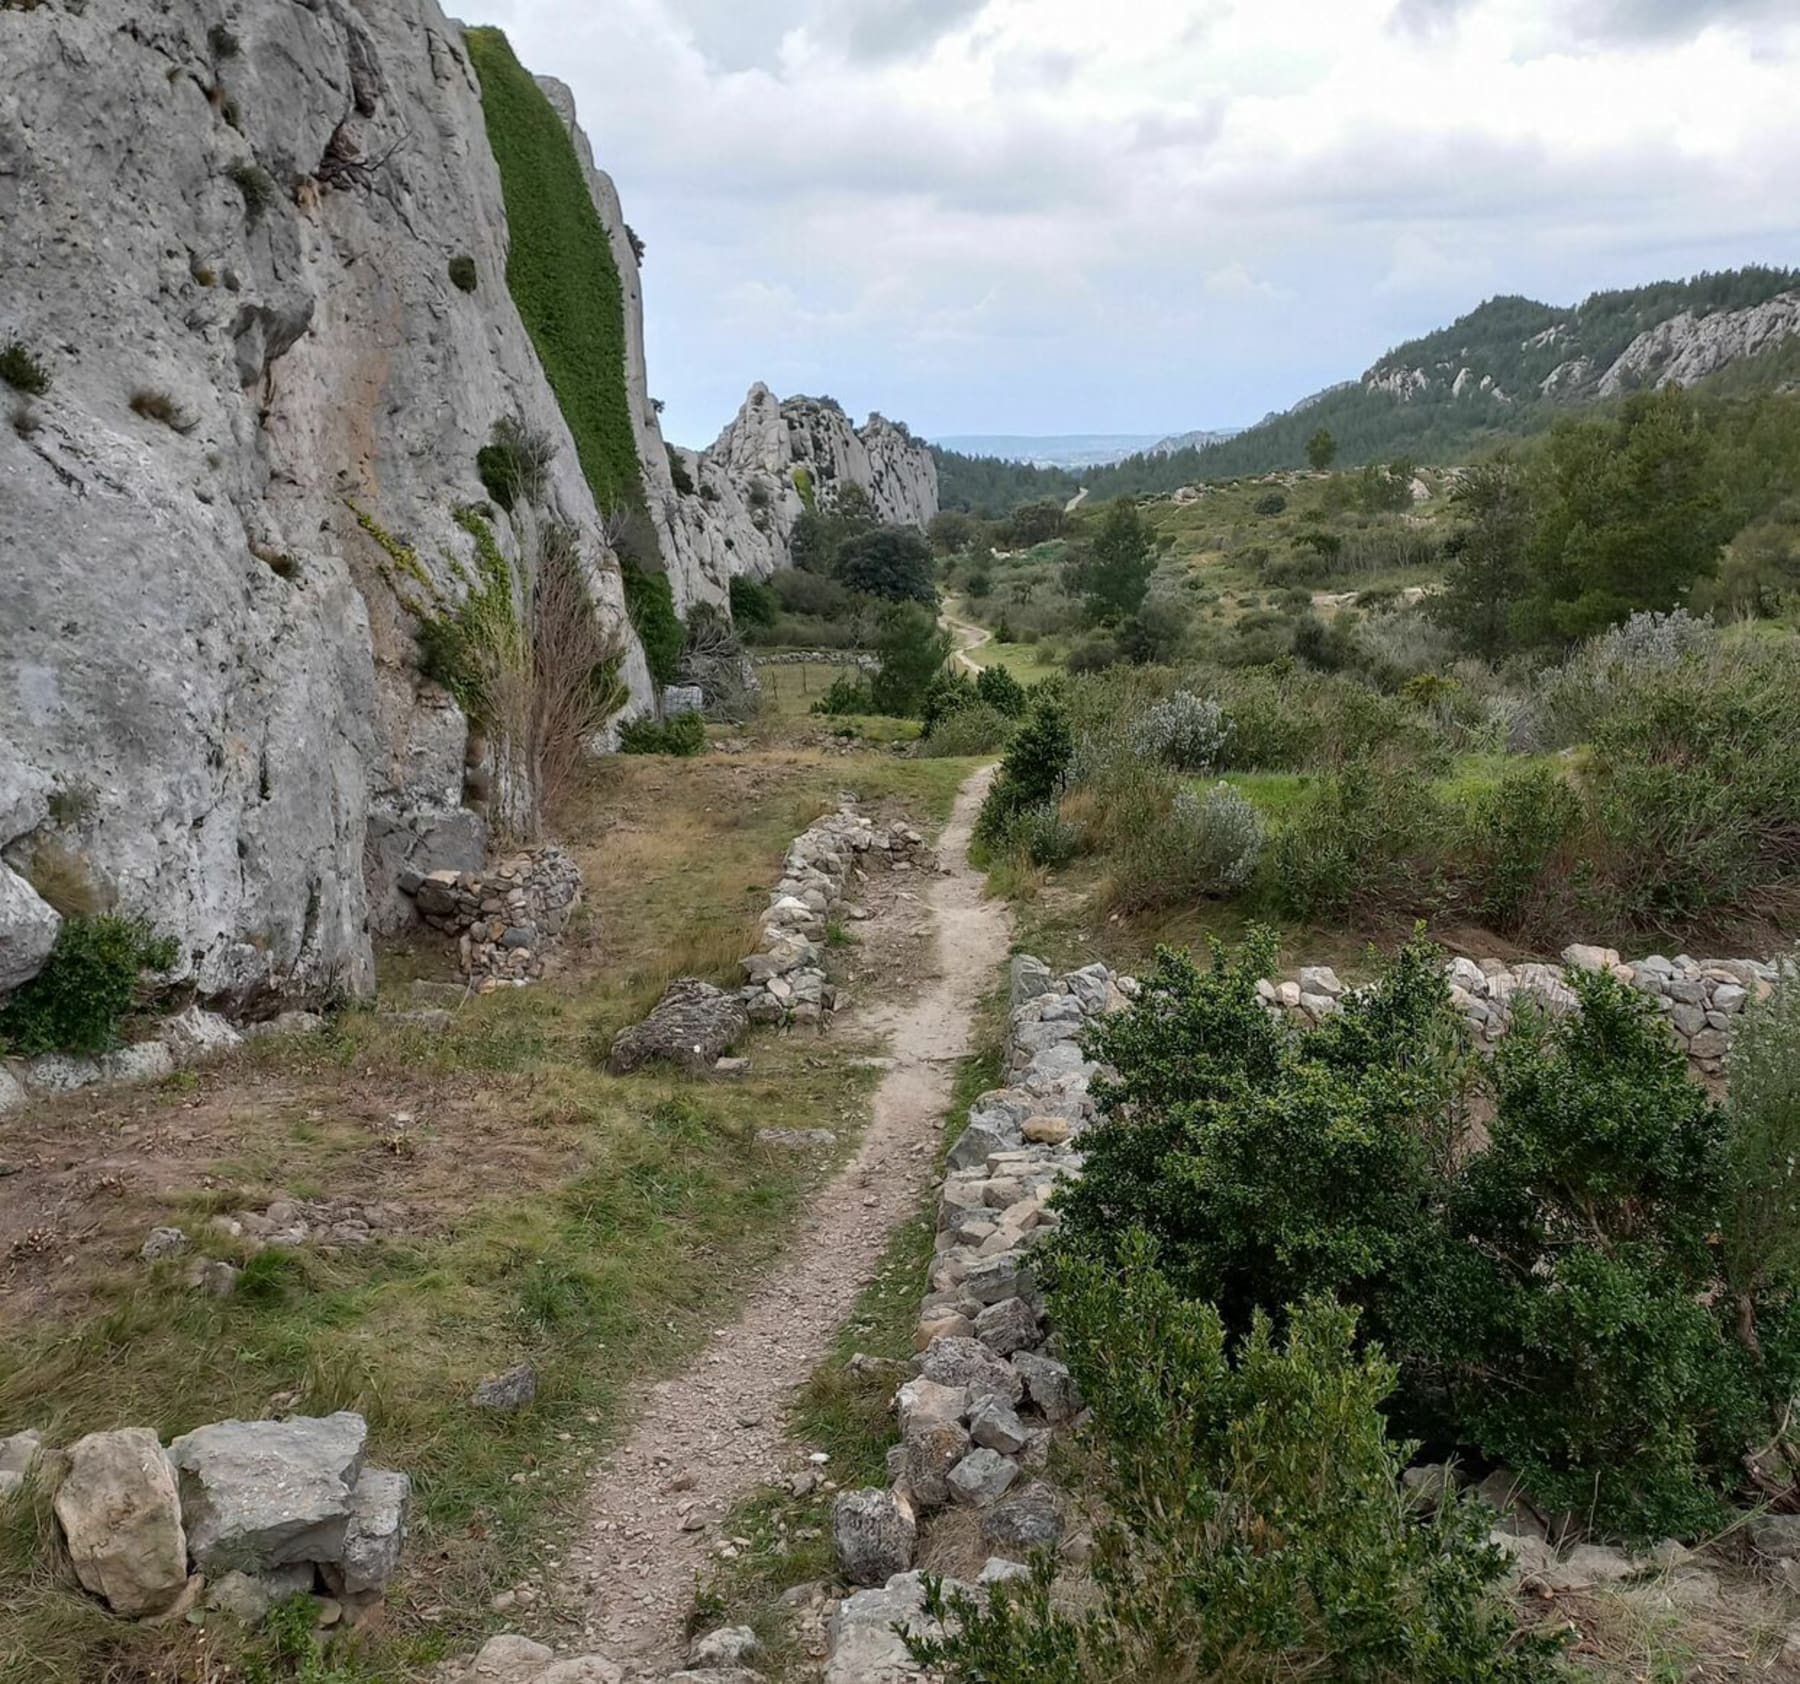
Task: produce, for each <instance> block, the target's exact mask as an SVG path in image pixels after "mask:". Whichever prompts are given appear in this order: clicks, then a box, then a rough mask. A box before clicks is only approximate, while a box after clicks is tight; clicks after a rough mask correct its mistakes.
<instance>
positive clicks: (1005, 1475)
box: [946, 1447, 1019, 1509]
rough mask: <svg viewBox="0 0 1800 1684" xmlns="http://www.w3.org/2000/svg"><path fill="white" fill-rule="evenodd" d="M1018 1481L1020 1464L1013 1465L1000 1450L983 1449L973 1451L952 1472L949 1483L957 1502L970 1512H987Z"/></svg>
mask: <svg viewBox="0 0 1800 1684" xmlns="http://www.w3.org/2000/svg"><path fill="white" fill-rule="evenodd" d="M1018 1477H1019V1468H1018V1464H1017V1463H1016V1462H1012V1461H1009V1460H1008V1459H1007V1458H1006V1457H1004V1456H1002V1455H1001V1454H1000V1452H999V1451H997V1450H989V1449H987V1448H985V1447H983V1448H980V1449H976V1450H971V1451H970V1452H969V1453H968V1455H966V1456H965V1457H963V1459H962V1460H961V1461H960V1462H958V1463H957V1464H956V1466H955V1467H954V1468H952V1469H951V1470H950V1475H949V1478H948V1480H947V1481H946V1483H947V1484H948V1485H949V1487H950V1495H951V1497H952V1498H953V1499H954V1500H955V1501H957V1502H959V1503H964V1504H966V1505H967V1506H968V1507H970V1508H976V1509H985V1508H987V1507H988V1506H989V1505H990V1504H992V1503H996V1502H998V1501H999V1500H1000V1498H1001V1497H1003V1496H1004V1495H1005V1494H1006V1490H1007V1487H1008V1486H1010V1485H1011V1484H1012V1482H1013V1481H1014V1480H1015V1479H1017V1478H1018Z"/></svg>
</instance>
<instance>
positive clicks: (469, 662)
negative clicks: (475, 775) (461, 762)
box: [415, 508, 527, 730]
mask: <svg viewBox="0 0 1800 1684" xmlns="http://www.w3.org/2000/svg"><path fill="white" fill-rule="evenodd" d="M456 523H457V525H459V526H460V527H461V528H462V529H463V530H464V531H465V532H467V533H468V534H469V536H470V537H471V538H472V539H473V540H474V541H475V567H474V570H473V571H472V572H471V573H470V575H469V588H468V590H467V592H466V594H465V595H464V596H463V599H462V600H461V601H460V602H459V603H457V604H456V605H455V606H454V607H452V608H449V609H446V610H444V611H442V612H438V613H427V614H422V615H421V616H420V618H419V624H418V629H417V632H416V633H415V635H416V636H417V638H418V640H419V671H420V672H421V673H423V674H424V675H425V677H427V678H429V679H431V680H432V681H433V682H435V683H438V684H441V685H443V687H444V688H445V689H446V690H448V691H449V692H450V694H451V696H452V697H453V698H455V701H456V705H457V706H458V707H459V708H461V709H462V711H463V712H464V713H465V714H466V715H467V716H468V718H469V720H470V722H471V723H472V724H475V725H478V726H480V727H482V728H483V729H484V730H493V729H495V728H496V727H497V726H498V725H499V724H500V713H501V710H502V706H503V696H504V694H505V693H506V692H507V691H508V690H509V689H510V688H511V687H512V686H511V684H510V682H509V681H510V680H511V679H512V678H513V677H515V676H516V675H517V674H519V673H520V672H521V671H522V670H523V669H524V667H525V665H526V657H527V650H526V647H525V635H524V628H523V627H522V626H521V624H520V621H519V606H518V601H517V598H516V586H515V582H514V579H513V570H512V566H511V564H510V563H509V562H508V561H507V559H506V557H505V555H503V554H502V553H501V550H500V546H499V545H498V544H497V543H496V542H495V541H494V533H493V528H491V527H490V526H489V525H488V523H487V521H486V520H484V519H483V518H482V516H481V515H480V514H479V513H477V511H476V510H474V509H470V508H463V509H458V510H457V511H456Z"/></svg>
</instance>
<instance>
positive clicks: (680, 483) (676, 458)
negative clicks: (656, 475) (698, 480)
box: [663, 444, 694, 497]
mask: <svg viewBox="0 0 1800 1684" xmlns="http://www.w3.org/2000/svg"><path fill="white" fill-rule="evenodd" d="M663 451H664V454H665V455H667V457H668V459H669V483H670V484H671V485H673V486H674V487H675V490H676V491H677V492H678V493H679V494H680V495H681V496H683V497H692V496H693V494H694V476H693V475H692V474H690V473H689V472H688V465H687V463H686V461H685V460H684V459H683V458H682V454H681V452H680V451H679V450H677V449H676V448H675V447H674V445H672V444H665V445H664V446H663Z"/></svg>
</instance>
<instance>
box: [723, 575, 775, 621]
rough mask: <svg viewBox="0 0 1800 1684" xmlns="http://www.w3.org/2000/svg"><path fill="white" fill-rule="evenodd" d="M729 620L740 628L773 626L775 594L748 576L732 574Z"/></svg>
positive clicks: (766, 586)
mask: <svg viewBox="0 0 1800 1684" xmlns="http://www.w3.org/2000/svg"><path fill="white" fill-rule="evenodd" d="M731 618H732V621H733V623H734V624H735V625H737V626H739V627H740V628H742V627H747V626H772V625H774V623H775V592H774V591H773V590H771V589H770V588H769V586H768V585H766V584H764V583H762V582H761V581H760V580H757V579H752V578H751V577H750V576H749V575H748V574H745V573H734V574H733V575H732V577H731Z"/></svg>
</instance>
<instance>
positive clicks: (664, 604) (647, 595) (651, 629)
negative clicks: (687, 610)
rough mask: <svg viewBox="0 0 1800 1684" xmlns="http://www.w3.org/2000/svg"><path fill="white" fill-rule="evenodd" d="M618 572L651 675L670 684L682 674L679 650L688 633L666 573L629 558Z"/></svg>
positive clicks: (627, 606)
mask: <svg viewBox="0 0 1800 1684" xmlns="http://www.w3.org/2000/svg"><path fill="white" fill-rule="evenodd" d="M619 572H620V576H621V578H622V580H623V582H624V585H625V612H626V613H627V614H628V615H629V616H630V618H631V629H632V630H633V631H635V632H636V633H637V635H638V642H639V643H641V644H642V645H643V646H644V660H645V662H646V664H647V665H648V666H649V668H650V676H651V677H652V678H654V679H655V680H656V682H657V683H658V684H673V683H674V682H675V681H676V679H677V678H679V677H680V675H681V650H682V646H683V645H684V644H685V643H686V642H687V632H686V630H685V628H684V627H683V626H682V624H681V617H680V616H679V615H678V614H677V613H676V612H675V587H674V586H673V585H671V584H670V583H669V576H668V574H666V573H657V572H652V571H651V570H650V569H648V568H645V567H641V566H639V565H638V564H637V563H636V562H635V561H631V560H629V559H623V560H622V561H621V564H620V568H619Z"/></svg>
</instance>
